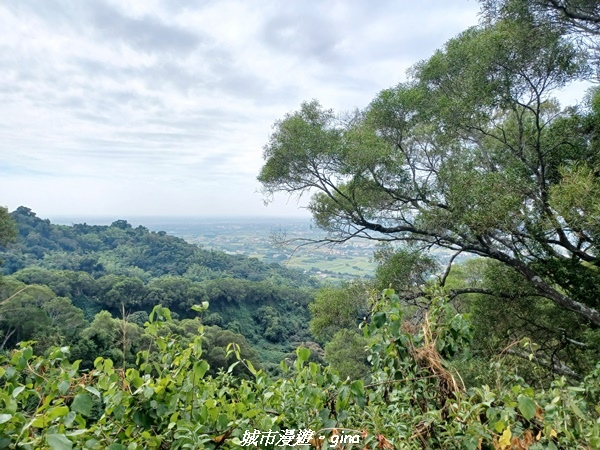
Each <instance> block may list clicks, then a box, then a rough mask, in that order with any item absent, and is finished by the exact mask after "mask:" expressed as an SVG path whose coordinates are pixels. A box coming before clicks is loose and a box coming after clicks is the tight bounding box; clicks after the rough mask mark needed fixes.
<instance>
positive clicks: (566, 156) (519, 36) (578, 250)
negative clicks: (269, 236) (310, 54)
mask: <svg viewBox="0 0 600 450" xmlns="http://www.w3.org/2000/svg"><path fill="white" fill-rule="evenodd" d="M588 73H589V71H588V65H587V58H586V56H585V55H582V54H581V52H580V51H579V50H578V48H577V47H576V46H574V45H573V44H572V42H570V41H569V40H566V39H565V38H564V33H563V30H562V29H561V28H560V27H558V26H556V25H554V24H553V23H552V22H550V21H546V22H539V21H537V22H536V21H533V19H532V18H531V17H527V16H526V15H524V16H519V17H516V18H515V17H510V18H501V19H499V20H496V21H495V22H493V23H485V24H483V25H481V26H479V27H474V28H471V29H469V30H467V31H465V32H463V33H462V34H461V35H459V36H458V37H457V38H455V39H452V40H451V41H449V42H448V43H447V44H446V45H445V47H444V48H443V49H442V50H439V51H438V52H436V53H435V54H434V55H433V56H432V57H431V58H430V59H428V60H426V61H423V62H421V63H419V64H417V65H416V66H415V67H413V69H412V71H411V75H410V78H409V80H408V81H407V82H405V83H401V84H399V85H398V86H396V87H394V88H391V89H387V90H384V91H382V92H381V93H380V94H379V95H378V96H377V97H376V98H375V99H374V100H373V102H372V103H371V104H370V105H369V106H368V107H367V108H366V109H364V110H363V111H359V112H356V113H354V114H347V115H336V114H334V112H333V111H331V110H327V109H323V108H322V107H321V106H320V104H319V103H318V102H317V101H311V102H307V103H304V104H302V106H301V108H300V110H299V111H297V112H295V113H291V114H288V115H287V116H286V117H285V118H284V119H283V120H281V121H278V122H277V123H276V125H275V130H274V132H273V134H272V135H271V138H270V141H269V142H268V144H267V145H266V146H265V150H264V157H265V160H266V162H265V164H264V166H263V168H262V170H261V173H260V175H259V180H260V181H261V183H262V184H263V187H264V190H265V193H266V194H267V195H268V196H270V195H273V194H274V193H276V192H286V193H290V194H305V193H310V194H311V195H312V200H311V202H310V205H309V209H310V211H311V212H312V214H313V217H314V220H315V222H316V224H317V225H318V226H320V227H321V228H323V229H324V230H326V231H327V232H328V237H327V239H328V240H330V241H332V242H335V241H342V240H346V239H349V238H351V237H359V238H366V239H377V240H382V241H396V242H398V241H404V242H408V243H411V244H413V245H422V246H425V247H441V248H445V249H451V250H453V251H456V252H463V253H470V254H474V255H479V256H482V257H486V258H491V259H493V260H496V261H499V262H501V263H503V264H505V265H507V266H509V267H511V268H512V269H514V270H515V271H516V272H517V273H519V274H520V276H522V277H523V278H524V279H525V280H527V282H528V283H529V284H530V285H531V286H532V289H534V291H535V292H536V293H537V294H538V295H539V296H542V297H545V298H547V299H550V300H551V301H553V302H554V303H556V304H557V305H559V306H560V307H561V308H565V309H567V310H570V311H573V312H575V313H576V314H578V315H579V316H580V317H582V319H583V320H585V321H588V322H591V323H592V324H594V325H595V326H598V325H600V310H599V307H600V300H599V299H600V272H599V266H600V259H599V255H598V243H599V239H600V207H599V206H598V205H600V176H599V171H598V169H599V168H600V151H599V146H598V124H600V120H599V119H600V95H593V96H589V98H588V100H589V101H588V102H587V103H586V104H585V105H584V106H580V107H578V108H567V109H561V108H560V106H559V104H558V102H557V101H556V100H554V99H553V96H554V94H555V92H556V91H557V90H559V89H561V88H562V87H564V86H565V85H566V84H568V83H570V82H572V81H575V80H578V79H581V78H583V77H585V76H587V74H588ZM480 291H481V290H480Z"/></svg>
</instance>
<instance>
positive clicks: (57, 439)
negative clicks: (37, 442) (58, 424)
mask: <svg viewBox="0 0 600 450" xmlns="http://www.w3.org/2000/svg"><path fill="white" fill-rule="evenodd" d="M46 441H47V442H48V445H49V446H50V448H51V449H52V450H71V449H72V448H73V443H72V442H71V441H70V440H69V439H68V438H67V437H66V436H65V435H64V434H48V435H46Z"/></svg>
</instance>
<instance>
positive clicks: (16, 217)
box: [0, 207, 317, 371]
mask: <svg viewBox="0 0 600 450" xmlns="http://www.w3.org/2000/svg"><path fill="white" fill-rule="evenodd" d="M10 216H11V218H12V220H13V221H14V223H15V224H16V228H17V239H16V242H14V243H12V244H8V246H7V247H5V248H3V249H0V250H2V251H0V258H1V259H2V260H3V265H2V270H3V273H4V275H5V278H4V280H3V284H2V286H1V287H0V291H1V296H0V298H2V299H5V301H3V303H2V304H1V305H0V338H1V341H0V349H3V348H13V347H14V346H15V345H16V344H17V343H18V342H21V341H30V340H34V341H35V342H36V344H35V347H34V348H35V350H36V352H44V351H46V350H47V349H48V348H50V347H52V346H58V347H62V346H69V347H70V349H71V355H72V357H73V358H75V359H81V360H82V364H81V367H82V368H87V369H89V368H91V367H92V362H93V361H94V359H95V358H96V357H97V356H103V357H110V358H112V359H113V360H115V361H122V360H123V359H125V360H126V361H128V362H134V361H135V355H136V354H137V352H138V351H139V350H140V349H141V348H142V347H145V346H147V337H146V336H145V335H144V331H143V327H144V323H146V322H147V320H148V315H149V313H150V312H151V311H152V308H153V307H154V306H155V305H161V306H163V307H166V308H169V309H170V311H171V316H172V318H173V319H174V320H173V323H172V327H173V331H174V332H177V333H179V334H181V335H182V336H188V335H190V334H194V333H195V332H196V331H197V328H198V324H199V322H198V319H199V318H198V313H197V312H195V311H193V310H192V309H191V308H192V306H194V305H202V304H203V303H204V302H208V303H209V304H210V310H209V311H207V312H206V313H204V314H203V317H202V323H203V324H204V325H207V326H210V327H211V328H210V329H209V328H207V330H208V334H207V345H208V348H210V349H211V350H210V351H209V352H208V353H207V355H208V360H209V362H210V363H211V367H212V368H213V369H212V370H214V371H216V370H217V369H218V368H219V367H223V366H224V365H225V357H224V355H225V351H224V347H225V346H226V345H227V344H228V343H229V341H235V342H238V343H240V344H241V345H242V346H243V347H244V348H245V349H246V354H247V357H249V358H250V357H251V359H252V360H253V361H254V362H255V364H260V363H259V361H260V362H264V363H265V364H266V367H269V366H271V367H272V366H275V367H276V366H278V363H279V361H280V360H281V359H282V358H283V357H284V356H285V354H286V353H288V352H290V351H293V349H294V348H295V347H296V346H297V345H299V344H300V343H302V342H305V341H310V337H309V335H308V333H307V322H308V308H307V306H308V303H309V302H310V301H311V299H312V298H313V297H314V290H315V287H316V286H317V285H316V281H315V280H313V279H311V278H309V277H308V276H306V275H303V274H302V273H301V272H299V271H293V270H288V269H286V268H284V267H282V266H280V265H279V264H270V265H267V264H263V263H261V262H259V261H258V260H257V259H255V258H246V257H243V256H236V255H228V254H225V253H223V252H218V251H207V250H203V249H201V248H199V247H197V246H194V245H191V244H188V243H186V242H185V241H183V240H182V239H179V238H175V237H173V236H168V235H167V234H166V233H164V232H158V233H155V232H150V231H148V230H147V229H146V228H144V227H137V228H135V229H134V228H132V226H131V225H129V224H128V223H127V222H126V221H123V220H118V221H115V222H114V223H112V224H111V225H110V226H91V225H86V224H78V225H73V226H59V225H54V224H51V223H50V221H49V220H42V219H41V218H39V217H37V216H36V214H35V213H34V212H33V211H31V210H30V209H28V208H26V207H19V208H17V210H16V211H14V212H13V213H11V214H10ZM17 292H18V293H19V294H17ZM242 335H243V336H242ZM248 342H250V343H252V344H253V345H254V346H255V347H256V348H261V349H262V357H258V355H256V354H255V352H254V351H253V350H252V349H251V347H250V346H249V344H248ZM217 343H220V344H218V345H217Z"/></svg>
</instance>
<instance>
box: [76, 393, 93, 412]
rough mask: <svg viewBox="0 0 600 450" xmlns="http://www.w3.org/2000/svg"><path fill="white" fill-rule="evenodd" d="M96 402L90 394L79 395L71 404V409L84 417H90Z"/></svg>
mask: <svg viewBox="0 0 600 450" xmlns="http://www.w3.org/2000/svg"><path fill="white" fill-rule="evenodd" d="M92 406H94V402H93V401H92V397H90V396H89V395H88V394H77V395H76V396H75V398H74V399H73V403H72V404H71V409H72V410H73V411H75V412H78V413H79V414H81V415H83V416H86V417H87V416H89V415H90V412H91V411H92Z"/></svg>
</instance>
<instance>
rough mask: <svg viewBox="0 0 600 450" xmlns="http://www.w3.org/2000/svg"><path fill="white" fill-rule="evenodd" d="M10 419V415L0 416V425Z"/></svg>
mask: <svg viewBox="0 0 600 450" xmlns="http://www.w3.org/2000/svg"><path fill="white" fill-rule="evenodd" d="M10 419H12V414H0V424H1V423H6V422H8V421H9V420H10Z"/></svg>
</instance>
